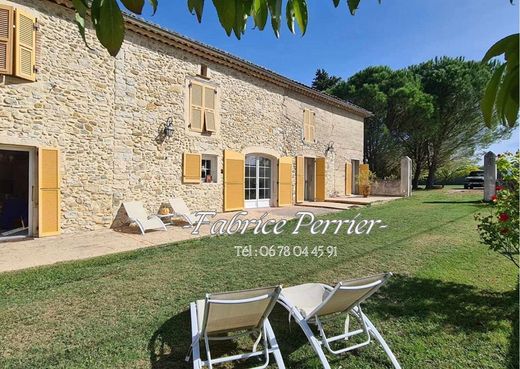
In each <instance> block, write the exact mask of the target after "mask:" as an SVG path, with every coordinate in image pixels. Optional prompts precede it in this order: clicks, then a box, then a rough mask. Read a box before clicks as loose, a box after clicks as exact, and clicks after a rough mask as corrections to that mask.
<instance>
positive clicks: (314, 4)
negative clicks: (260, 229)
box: [146, 0, 519, 152]
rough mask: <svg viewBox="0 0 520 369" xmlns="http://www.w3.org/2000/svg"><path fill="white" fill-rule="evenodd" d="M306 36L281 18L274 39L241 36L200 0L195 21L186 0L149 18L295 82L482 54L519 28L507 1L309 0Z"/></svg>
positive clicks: (511, 143) (507, 146) (268, 34)
mask: <svg viewBox="0 0 520 369" xmlns="http://www.w3.org/2000/svg"><path fill="white" fill-rule="evenodd" d="M307 2H308V5H309V26H308V29H307V34H306V35H305V36H304V37H301V35H292V34H291V33H290V32H289V30H288V29H287V27H286V26H285V23H284V24H283V28H282V33H281V37H280V39H277V38H276V37H275V36H274V34H273V32H272V31H271V29H270V28H268V27H266V29H265V30H264V31H263V32H259V31H258V30H255V29H252V27H250V28H249V29H248V30H247V31H246V34H245V35H244V37H243V38H242V39H241V40H240V41H239V40H237V39H235V37H234V36H231V37H228V36H227V35H226V34H225V32H224V30H223V29H222V28H221V26H220V24H219V22H218V18H217V16H216V13H215V10H214V8H213V5H212V2H211V1H210V0H206V7H205V9H204V10H205V11H204V18H203V21H202V24H199V23H198V22H197V20H196V18H195V16H193V15H191V14H190V13H189V12H188V10H187V7H186V1H185V0H180V1H179V0H174V1H169V2H167V1H164V0H163V1H160V4H159V9H158V12H157V14H156V15H155V16H153V17H149V16H146V18H147V19H149V20H151V21H152V22H154V23H158V24H159V25H161V26H163V27H166V28H168V29H171V30H174V31H176V32H179V33H181V34H183V35H186V36H188V37H190V38H193V39H195V40H198V41H201V42H204V43H207V44H209V45H212V46H214V47H217V48H219V49H222V50H225V51H228V52H230V53H232V54H234V55H237V56H239V57H242V58H244V59H247V60H249V61H252V62H253V63H256V64H259V65H261V66H263V67H267V68H269V69H271V70H273V71H276V72H278V73H280V74H283V75H285V76H287V77H289V78H292V79H295V80H297V81H300V82H303V83H306V84H310V83H311V81H312V79H313V77H314V73H315V71H316V69H317V68H324V69H326V70H327V71H328V72H329V73H331V74H334V75H338V76H341V77H343V78H348V77H349V76H351V75H352V74H354V73H356V72H358V71H360V70H362V69H364V68H366V67H368V66H371V65H388V66H390V67H392V68H401V67H406V66H408V65H410V64H415V63H420V62H422V61H425V60H428V59H430V58H433V57H435V56H445V55H446V56H464V57H465V58H467V59H475V60H480V59H481V58H482V56H483V55H484V54H485V52H486V50H487V49H488V48H489V47H490V46H491V45H492V44H493V43H494V42H496V41H497V40H499V39H500V38H502V37H504V36H506V35H509V34H511V33H514V32H518V27H519V18H518V5H514V6H512V5H510V3H509V1H508V0H430V1H427V0H383V1H382V3H381V4H378V2H377V1H376V0H363V1H361V6H360V8H359V10H358V12H357V13H356V15H355V16H351V15H350V13H349V12H348V10H347V7H346V4H345V3H346V1H342V4H341V5H340V7H339V8H338V9H336V8H334V7H333V5H332V0H308V1H307ZM518 136H519V131H518V129H517V130H516V131H515V132H514V133H513V136H512V138H511V139H510V140H507V141H504V142H501V143H498V144H495V145H493V146H492V147H491V149H492V150H494V151H496V152H501V151H505V150H516V149H517V148H518V145H519V140H518Z"/></svg>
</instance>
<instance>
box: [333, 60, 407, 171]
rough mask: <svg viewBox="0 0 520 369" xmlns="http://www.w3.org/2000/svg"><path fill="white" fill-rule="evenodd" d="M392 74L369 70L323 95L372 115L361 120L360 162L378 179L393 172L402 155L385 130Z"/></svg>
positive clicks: (387, 69)
mask: <svg viewBox="0 0 520 369" xmlns="http://www.w3.org/2000/svg"><path fill="white" fill-rule="evenodd" d="M394 73H395V72H394V71H392V69H390V68H389V67H386V66H378V67H369V68H366V69H364V70H362V71H361V72H358V73H356V74H355V75H353V76H352V77H350V78H349V79H348V80H347V81H341V82H339V83H337V84H336V85H335V86H334V87H333V88H331V89H329V90H328V91H327V92H329V93H330V94H332V95H334V96H337V97H339V98H341V99H344V100H349V101H352V102H353V103H354V104H357V105H360V106H363V107H364V108H365V109H368V110H370V111H371V112H372V113H373V116H372V117H369V118H367V119H365V128H364V136H365V145H364V158H365V159H366V160H367V161H368V163H369V165H370V169H371V170H372V171H373V172H374V173H375V174H376V175H377V176H378V177H380V178H384V177H387V176H390V175H391V174H394V173H395V172H396V170H397V168H398V165H399V157H400V156H401V152H402V150H401V149H400V147H399V145H398V143H397V142H396V141H395V139H394V138H393V137H392V135H391V134H390V131H389V130H388V128H387V126H386V115H387V107H388V93H389V90H390V89H391V83H392V76H393V74H394Z"/></svg>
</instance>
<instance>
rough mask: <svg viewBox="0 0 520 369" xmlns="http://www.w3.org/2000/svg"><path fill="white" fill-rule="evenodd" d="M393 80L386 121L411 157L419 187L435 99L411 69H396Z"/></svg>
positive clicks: (414, 185)
mask: <svg viewBox="0 0 520 369" xmlns="http://www.w3.org/2000/svg"><path fill="white" fill-rule="evenodd" d="M392 79H393V82H392V88H391V89H390V90H389V92H388V95H389V98H388V104H387V115H386V120H385V123H386V126H387V127H388V129H389V130H390V132H391V134H392V137H394V138H395V139H397V141H398V142H399V144H400V145H402V147H403V151H404V153H405V154H406V155H408V156H409V157H410V158H411V159H412V163H413V166H414V171H413V178H412V187H413V189H417V188H418V187H419V178H420V177H421V175H422V173H423V170H424V168H425V167H426V165H427V159H428V139H429V137H430V134H431V132H430V129H429V127H430V119H431V116H432V114H433V99H432V97H431V96H430V95H428V94H426V93H425V92H424V91H423V89H422V85H421V83H420V80H419V78H417V76H415V75H414V74H413V73H411V72H410V71H409V70H400V71H397V72H395V73H394V75H393V78H392Z"/></svg>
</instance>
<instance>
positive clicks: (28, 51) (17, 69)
mask: <svg viewBox="0 0 520 369" xmlns="http://www.w3.org/2000/svg"><path fill="white" fill-rule="evenodd" d="M15 14H16V15H15V18H16V19H15V25H16V27H15V32H14V33H15V52H14V55H15V57H14V60H15V62H14V74H15V76H17V77H20V78H23V79H27V80H29V81H35V80H36V27H35V25H36V19H35V18H34V17H33V16H31V15H30V14H28V13H25V12H24V11H23V10H20V9H16V11H15Z"/></svg>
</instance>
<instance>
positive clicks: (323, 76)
mask: <svg viewBox="0 0 520 369" xmlns="http://www.w3.org/2000/svg"><path fill="white" fill-rule="evenodd" d="M339 81H341V77H337V76H331V75H329V73H328V72H327V71H326V70H325V69H318V70H317V71H316V75H315V76H314V79H313V80H312V88H315V89H316V90H318V91H326V90H328V89H330V88H332V87H334V86H335V85H336V84H337V83H338V82H339Z"/></svg>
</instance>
